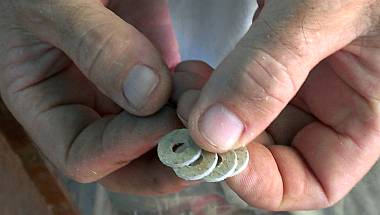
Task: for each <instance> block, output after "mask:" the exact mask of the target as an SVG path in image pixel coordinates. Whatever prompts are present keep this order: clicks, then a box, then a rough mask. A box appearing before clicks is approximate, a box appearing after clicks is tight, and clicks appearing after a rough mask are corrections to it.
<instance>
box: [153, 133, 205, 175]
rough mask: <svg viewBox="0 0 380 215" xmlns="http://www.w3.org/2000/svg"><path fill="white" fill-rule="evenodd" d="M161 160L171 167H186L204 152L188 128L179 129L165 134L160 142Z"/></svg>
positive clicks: (159, 152) (158, 150) (158, 151)
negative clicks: (192, 137)
mask: <svg viewBox="0 0 380 215" xmlns="http://www.w3.org/2000/svg"><path fill="white" fill-rule="evenodd" d="M157 154H158V158H159V159H160V161H161V162H162V163H163V164H165V165H167V166H169V167H173V168H176V167H184V166H187V165H190V164H191V163H193V162H194V161H196V160H197V159H198V158H199V157H200V156H201V154H202V149H201V148H199V147H198V146H197V145H196V144H195V143H194V141H193V139H191V137H190V135H189V132H188V130H187V129H178V130H174V131H172V132H170V133H169V134H167V135H165V136H164V137H163V138H162V139H161V140H160V142H159V143H158V148H157Z"/></svg>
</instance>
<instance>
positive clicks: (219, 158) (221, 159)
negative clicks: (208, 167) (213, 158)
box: [216, 154, 223, 166]
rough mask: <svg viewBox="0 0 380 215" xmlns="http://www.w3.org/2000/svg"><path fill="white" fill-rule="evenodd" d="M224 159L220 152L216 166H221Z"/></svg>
mask: <svg viewBox="0 0 380 215" xmlns="http://www.w3.org/2000/svg"><path fill="white" fill-rule="evenodd" d="M222 161H223V158H222V157H221V156H220V155H219V154H218V161H217V163H216V166H219V165H220V164H221V163H222Z"/></svg>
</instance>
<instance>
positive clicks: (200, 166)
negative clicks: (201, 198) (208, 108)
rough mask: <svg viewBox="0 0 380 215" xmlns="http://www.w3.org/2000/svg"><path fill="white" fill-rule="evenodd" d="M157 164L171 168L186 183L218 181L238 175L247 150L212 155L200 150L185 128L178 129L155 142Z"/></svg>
mask: <svg viewBox="0 0 380 215" xmlns="http://www.w3.org/2000/svg"><path fill="white" fill-rule="evenodd" d="M157 153H158V157H159V159H160V161H161V162H162V163H163V164H165V165H166V166H169V167H171V168H173V170H174V172H175V173H176V175H177V176H178V177H180V178H182V179H185V180H204V181H206V182H219V181H223V180H225V179H226V178H228V177H232V176H235V175H237V174H239V173H241V172H242V171H243V170H244V169H245V168H246V167H247V166H248V161H249V153H248V150H247V148H246V147H243V148H240V149H235V150H231V151H228V152H226V153H218V154H217V153H211V152H207V151H204V150H202V149H201V148H199V147H198V146H197V145H196V144H195V143H194V141H193V139H192V138H191V137H190V135H189V132H188V129H178V130H174V131H172V132H171V133H169V134H167V135H166V136H164V137H163V138H162V139H161V140H160V142H159V143H158V148H157Z"/></svg>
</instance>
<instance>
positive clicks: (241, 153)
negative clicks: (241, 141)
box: [231, 147, 249, 176]
mask: <svg viewBox="0 0 380 215" xmlns="http://www.w3.org/2000/svg"><path fill="white" fill-rule="evenodd" d="M234 151H235V153H236V156H237V163H238V164H237V166H236V169H235V172H234V173H233V174H232V175H231V176H235V175H238V174H240V173H241V172H243V170H244V169H245V168H247V166H248V163H249V152H248V149H247V147H242V148H239V149H235V150H234Z"/></svg>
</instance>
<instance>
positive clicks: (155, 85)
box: [23, 0, 171, 115]
mask: <svg viewBox="0 0 380 215" xmlns="http://www.w3.org/2000/svg"><path fill="white" fill-rule="evenodd" d="M39 2H41V3H40V4H39V5H37V6H36V4H34V5H33V4H32V3H25V4H28V7H29V8H28V9H29V10H28V11H29V12H28V15H29V16H28V17H30V16H31V15H30V14H32V16H33V19H26V21H25V26H26V28H29V30H30V31H32V32H34V33H36V34H37V35H38V36H39V37H40V38H42V39H43V40H46V41H48V42H50V43H51V44H53V45H54V46H56V47H58V48H60V49H61V50H62V51H63V52H65V53H66V54H67V55H68V57H69V58H70V59H71V60H72V61H73V62H74V64H75V65H76V66H77V67H78V68H79V69H80V70H81V72H82V73H83V74H84V75H85V76H86V77H87V78H88V79H89V80H91V81H92V82H93V83H94V85H95V86H96V87H97V88H98V89H99V90H100V91H101V92H103V93H104V94H105V95H107V96H108V97H109V98H111V99H112V100H113V101H114V102H115V103H117V104H118V105H119V106H121V107H122V108H124V109H125V110H127V111H128V112H130V113H133V114H135V115H148V114H152V113H154V112H156V111H157V110H158V109H160V108H161V107H162V106H163V105H164V104H165V103H166V102H167V100H168V98H169V96H170V92H171V83H170V82H171V81H170V74H169V71H168V68H167V66H166V65H165V63H164V61H163V60H162V59H161V57H160V55H159V52H158V51H157V50H156V49H155V47H154V46H153V45H152V43H151V42H150V41H149V40H148V39H146V38H145V37H144V36H143V35H142V34H141V33H140V32H139V31H138V30H136V29H135V28H134V27H133V26H132V25H130V24H128V23H126V22H125V21H124V20H122V19H121V18H119V17H118V16H117V15H115V14H114V13H113V12H112V11H110V10H109V9H107V8H106V7H105V6H104V5H103V4H102V3H101V2H99V1H93V0H65V1H47V0H39ZM48 4H49V5H48ZM41 8H49V10H42V9H41ZM23 11H25V10H23ZM30 11H33V12H32V13H30ZM36 17H37V18H36ZM35 20H38V21H35Z"/></svg>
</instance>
